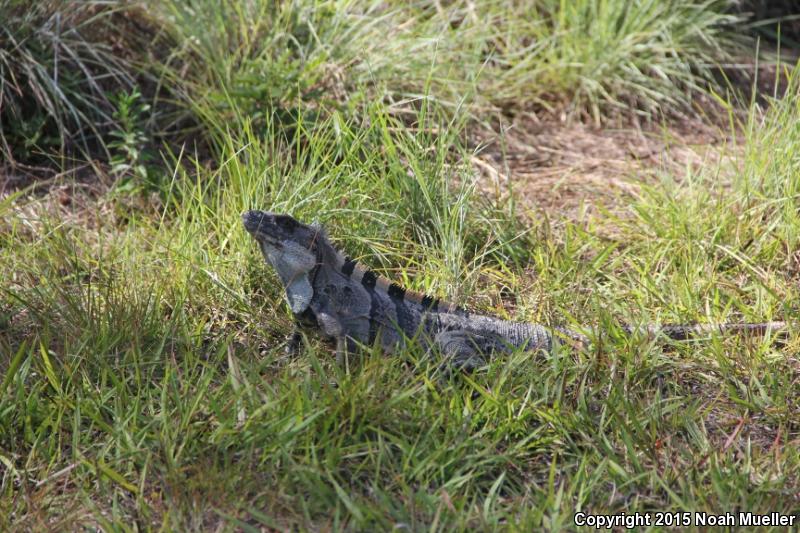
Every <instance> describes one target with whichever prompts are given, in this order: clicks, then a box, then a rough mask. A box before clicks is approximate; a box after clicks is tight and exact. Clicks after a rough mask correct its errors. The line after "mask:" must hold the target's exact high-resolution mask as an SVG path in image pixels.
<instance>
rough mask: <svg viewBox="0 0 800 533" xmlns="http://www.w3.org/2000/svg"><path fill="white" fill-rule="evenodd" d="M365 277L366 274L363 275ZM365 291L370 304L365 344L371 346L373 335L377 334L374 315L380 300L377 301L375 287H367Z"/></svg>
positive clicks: (373, 339) (373, 341) (376, 323)
mask: <svg viewBox="0 0 800 533" xmlns="http://www.w3.org/2000/svg"><path fill="white" fill-rule="evenodd" d="M364 277H366V274H365V275H364ZM367 292H368V293H369V298H370V304H369V337H368V339H367V345H368V346H372V345H373V344H375V337H377V336H378V321H377V320H375V315H376V314H377V313H378V306H379V304H380V302H378V295H377V294H375V289H373V288H367Z"/></svg>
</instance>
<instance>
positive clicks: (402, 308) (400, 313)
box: [387, 283, 419, 338]
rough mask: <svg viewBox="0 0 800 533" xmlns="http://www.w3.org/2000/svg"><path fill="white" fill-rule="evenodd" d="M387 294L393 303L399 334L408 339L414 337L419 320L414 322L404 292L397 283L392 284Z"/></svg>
mask: <svg viewBox="0 0 800 533" xmlns="http://www.w3.org/2000/svg"><path fill="white" fill-rule="evenodd" d="M387 292H388V293H389V299H390V300H391V301H392V302H393V303H394V312H395V314H396V315H397V327H398V328H400V330H401V331H400V333H402V334H404V335H405V336H406V337H409V338H412V337H414V336H415V335H416V334H417V328H418V327H419V320H418V319H417V320H415V318H417V317H416V316H415V314H414V312H413V311H412V310H410V309H409V308H408V304H407V303H406V301H405V295H406V290H405V289H404V288H403V287H401V286H400V285H398V284H397V283H392V284H391V285H389V290H388V291H387Z"/></svg>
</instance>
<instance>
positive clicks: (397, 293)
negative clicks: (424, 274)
mask: <svg viewBox="0 0 800 533" xmlns="http://www.w3.org/2000/svg"><path fill="white" fill-rule="evenodd" d="M387 292H388V293H389V298H392V299H393V300H403V299H405V297H406V290H405V289H404V288H403V287H401V286H400V285H398V284H397V283H392V284H391V285H389V290H388V291H387Z"/></svg>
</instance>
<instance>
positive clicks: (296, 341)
mask: <svg viewBox="0 0 800 533" xmlns="http://www.w3.org/2000/svg"><path fill="white" fill-rule="evenodd" d="M302 342H303V334H302V333H300V330H299V329H295V330H294V331H293V332H292V334H291V335H289V338H288V339H287V340H286V347H285V348H284V351H285V352H286V355H290V356H293V357H294V356H297V355H299V354H300V345H301V344H302Z"/></svg>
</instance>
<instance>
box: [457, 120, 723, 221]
mask: <svg viewBox="0 0 800 533" xmlns="http://www.w3.org/2000/svg"><path fill="white" fill-rule="evenodd" d="M481 137H482V139H481V141H482V142H481V146H482V148H481V149H480V150H479V151H478V153H477V154H476V155H475V156H474V157H473V159H472V163H473V165H474V167H475V168H476V169H477V170H478V171H479V172H480V174H481V179H480V180H479V184H480V187H481V189H482V190H483V191H484V192H485V193H487V194H495V195H505V194H509V193H510V192H511V191H513V192H514V193H515V194H516V198H517V199H518V200H519V201H520V203H521V204H522V206H523V207H524V208H527V209H529V210H534V211H540V210H543V211H545V212H546V213H549V214H552V215H553V218H565V217H566V218H567V219H572V220H575V219H577V218H579V217H580V216H581V214H582V213H585V212H587V211H588V212H592V211H596V210H597V209H598V208H599V207H601V206H602V207H603V208H607V209H612V210H614V209H619V208H620V207H621V206H623V205H624V204H625V203H627V202H626V200H629V199H630V197H631V196H635V195H637V194H638V191H639V188H640V186H641V184H643V183H650V184H652V183H656V182H657V181H658V179H659V176H661V175H664V174H666V173H669V174H671V175H672V176H680V175H681V174H684V173H686V172H687V171H691V170H692V169H697V168H699V167H701V166H704V165H717V164H718V163H719V162H720V160H721V159H722V158H723V157H725V156H724V154H725V153H726V151H727V148H728V146H727V142H728V138H727V136H726V135H724V134H722V133H721V131H720V130H719V129H717V128H714V127H712V126H709V125H707V124H704V123H703V122H701V121H700V120H697V121H685V122H683V123H673V124H670V125H669V126H664V127H661V128H655V127H653V128H649V129H642V128H634V127H630V128H627V129H626V128H595V127H592V126H589V125H586V124H580V123H568V122H566V121H559V120H557V119H548V120H540V119H538V118H537V117H536V116H535V115H533V114H524V115H520V116H518V117H515V119H514V120H513V121H512V122H511V123H510V124H505V125H502V126H501V127H500V128H496V131H495V132H494V133H490V134H485V135H482V136H481Z"/></svg>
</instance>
